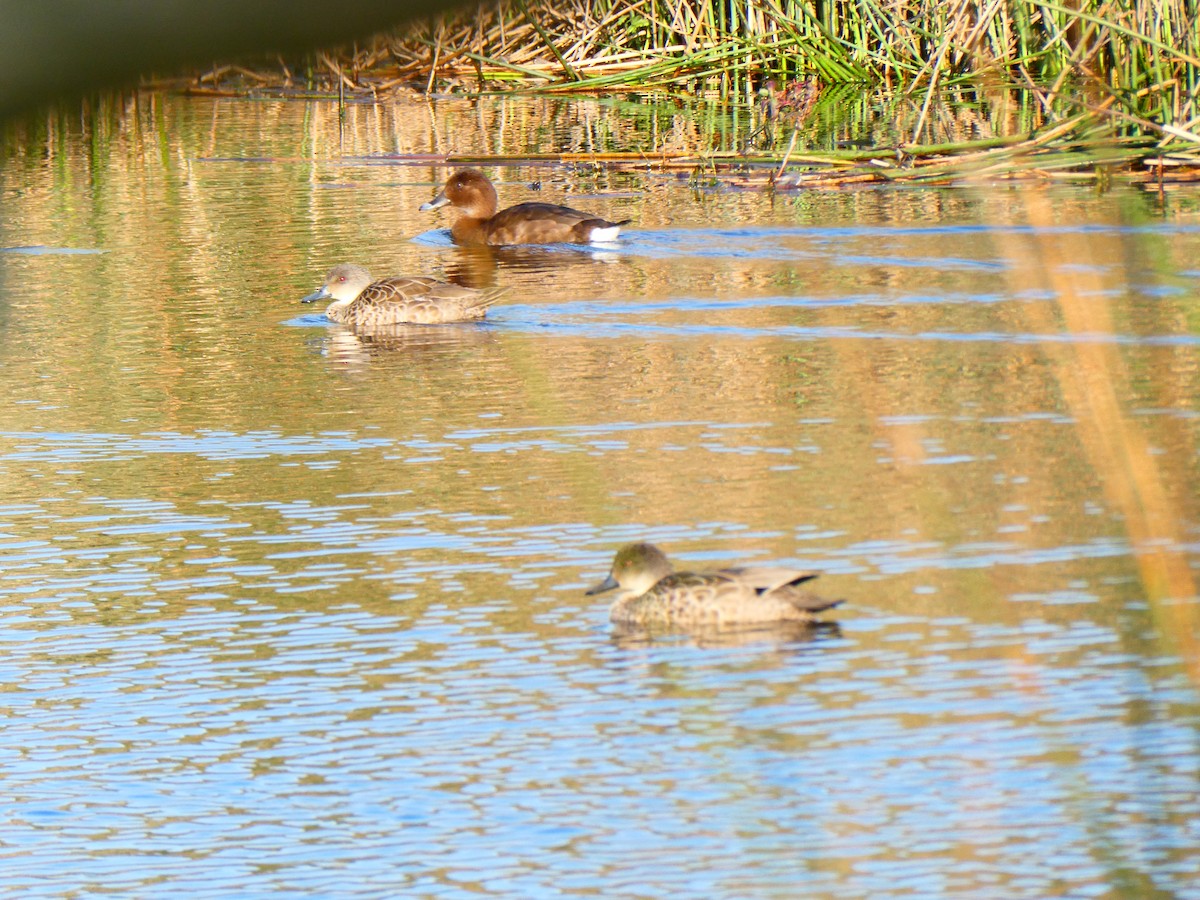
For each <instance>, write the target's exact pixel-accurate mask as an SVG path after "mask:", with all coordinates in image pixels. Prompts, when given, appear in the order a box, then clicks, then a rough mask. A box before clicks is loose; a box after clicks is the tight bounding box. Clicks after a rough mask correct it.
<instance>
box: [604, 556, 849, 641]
mask: <svg viewBox="0 0 1200 900" xmlns="http://www.w3.org/2000/svg"><path fill="white" fill-rule="evenodd" d="M816 577H817V575H816V573H814V572H801V571H798V570H796V569H786V568H782V567H739V568H733V569H719V570H717V571H715V572H704V573H696V572H676V571H674V570H673V569H672V567H671V563H670V562H668V561H667V557H666V556H665V555H664V554H663V552H662V551H661V550H659V549H658V548H657V547H655V546H654V545H653V544H628V545H626V546H624V547H622V548H621V549H620V550H618V551H617V556H616V559H614V560H613V564H612V571H611V572H610V573H609V576H608V578H607V579H605V580H604V581H603V582H601V583H600V584H598V585H596V586H595V587H594V588H592V589H591V590H589V591H588V592H587V593H588V594H589V595H590V594H599V593H602V592H604V591H609V590H612V589H613V588H616V587H620V588H621V590H622V594H621V595H620V596H619V597H617V599H616V600H615V601H614V602H613V605H612V606H611V607H610V608H609V611H608V615H609V618H610V619H611V620H612V621H613V622H616V623H617V624H619V625H679V626H688V625H691V626H695V625H712V626H720V625H739V624H740V625H760V626H761V625H766V624H770V623H773V622H812V621H814V618H815V614H816V613H819V612H821V611H822V610H826V609H832V608H833V607H835V606H837V605H838V604H840V603H841V602H842V601H841V600H826V599H824V598H822V597H818V596H816V595H814V594H809V593H807V592H805V591H801V590H799V585H801V584H803V583H804V582H806V581H811V580H812V579H814V578H816Z"/></svg>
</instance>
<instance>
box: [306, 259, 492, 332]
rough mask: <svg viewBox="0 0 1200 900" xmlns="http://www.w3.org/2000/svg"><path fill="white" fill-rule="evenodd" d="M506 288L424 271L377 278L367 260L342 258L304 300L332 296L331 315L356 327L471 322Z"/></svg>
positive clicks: (373, 327) (308, 301)
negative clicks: (484, 286)
mask: <svg viewBox="0 0 1200 900" xmlns="http://www.w3.org/2000/svg"><path fill="white" fill-rule="evenodd" d="M503 294H504V289H498V290H491V291H478V290H475V289H474V288H468V287H462V286H461V285H457V284H449V283H447V282H445V281H438V280H437V279H436V278H426V277H424V276H420V275H394V276H392V277H391V278H381V279H379V280H378V281H373V280H372V279H371V273H370V272H368V271H367V270H366V269H364V268H363V267H362V266H356V265H353V264H351V263H341V264H339V265H336V266H334V267H333V268H332V269H330V270H329V274H328V275H326V276H325V283H324V284H322V285H321V287H320V288H318V289H317V290H316V291H314V292H313V293H311V294H309V295H308V296H307V297H305V298H303V300H302V302H304V303H312V302H313V301H315V300H328V299H332V300H333V302H332V303H330V304H329V306H327V307H325V315H326V316H328V317H329V318H330V319H331V320H333V321H334V322H341V323H342V324H343V325H349V326H351V327H352V328H354V329H356V330H372V329H379V328H385V327H387V326H391V325H443V324H446V323H448V322H471V321H475V320H477V319H482V318H483V317H484V316H485V315H487V311H488V308H489V307H490V306H492V305H493V304H494V303H495V302H496V301H497V300H499V299H500V297H501V296H502V295H503Z"/></svg>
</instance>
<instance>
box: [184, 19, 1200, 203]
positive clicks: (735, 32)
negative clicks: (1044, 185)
mask: <svg viewBox="0 0 1200 900" xmlns="http://www.w3.org/2000/svg"><path fill="white" fill-rule="evenodd" d="M185 90H186V91H188V92H189V93H195V94H208V95H245V94H278V95H284V96H323V97H338V98H339V99H340V100H341V101H342V102H352V101H354V100H359V99H386V98H388V97H390V96H394V95H396V94H404V93H410V94H411V93H417V94H424V95H429V96H444V95H446V94H447V93H454V94H472V93H494V92H496V91H502V90H503V91H531V92H537V93H541V94H545V93H562V94H581V93H593V94H613V93H620V94H627V93H631V92H650V93H655V94H658V95H660V96H662V97H663V98H664V99H666V100H670V99H676V100H678V99H691V100H694V99H696V98H700V97H703V98H706V100H707V101H708V102H715V103H717V104H720V105H723V106H727V107H731V108H734V107H736V108H738V109H741V110H744V113H743V115H742V119H743V120H744V121H746V122H748V123H750V124H749V125H747V126H746V129H745V131H746V137H745V139H744V140H743V141H742V142H741V143H740V145H739V146H737V147H736V148H733V149H725V150H714V149H713V148H711V147H705V146H703V144H702V142H698V143H697V144H696V145H695V146H692V147H674V146H671V147H668V146H666V145H665V144H664V146H660V147H654V148H647V149H646V150H644V151H639V152H635V153H629V154H615V155H613V154H605V155H604V156H605V158H604V159H599V158H595V160H594V161H596V162H603V163H604V164H606V165H612V166H622V165H631V166H632V165H638V166H643V167H644V166H645V165H646V164H647V163H652V164H655V165H660V166H663V167H668V168H683V169H691V170H695V171H697V173H698V175H699V176H700V177H704V178H711V179H716V180H718V181H721V182H726V183H730V184H736V185H738V186H742V187H761V186H770V187H773V188H795V187H810V186H840V185H850V184H859V183H870V182H906V183H932V184H946V183H956V182H961V181H964V180H965V181H971V180H981V179H984V180H1006V179H1008V180H1011V179H1026V180H1028V179H1034V180H1048V181H1058V180H1071V181H1077V182H1078V181H1084V182H1095V183H1097V184H1100V185H1105V184H1107V183H1109V182H1111V181H1113V180H1125V181H1132V182H1138V183H1145V184H1147V185H1150V186H1152V187H1155V188H1157V189H1158V190H1163V189H1164V188H1165V187H1167V186H1169V185H1175V184H1180V183H1186V182H1195V183H1200V0H947V2H941V3H936V2H933V0H722V2H714V0H601V2H598V3H584V2H582V0H567V2H565V3H564V2H558V0H553V2H552V0H536V2H529V0H506V2H504V3H502V4H500V5H498V6H490V5H480V6H477V7H467V8H464V9H462V10H460V11H458V12H455V13H452V14H449V15H446V16H443V17H441V18H437V19H434V20H431V21H429V22H426V23H421V24H416V23H414V24H410V25H408V26H405V27H403V28H401V29H397V30H395V31H394V32H391V33H388V34H383V35H378V36H376V37H375V38H373V39H372V40H370V41H368V42H367V43H366V44H364V45H361V46H359V45H356V46H351V47H342V48H339V49H337V50H330V51H325V52H318V53H315V54H311V55H310V56H309V57H308V58H307V59H305V60H302V61H292V62H289V61H285V60H283V59H278V60H277V63H276V64H275V65H274V66H270V67H261V68H249V67H245V66H220V67H216V68H214V69H212V70H210V71H208V72H205V73H203V74H201V75H199V76H198V77H196V78H195V79H193V80H192V81H191V82H190V83H189V84H188V85H187V86H186V87H185ZM1006 92H1007V93H1011V92H1023V93H1024V94H1025V95H1026V96H1027V97H1028V98H1030V99H1029V100H1028V101H1027V102H1028V104H1029V105H1030V106H1031V107H1032V111H1031V114H1030V115H1027V116H1024V117H1021V127H1022V129H1023V130H1022V131H1021V133H998V132H991V133H986V134H980V133H974V134H972V133H970V132H969V129H959V130H955V129H953V128H951V129H949V130H947V129H946V128H944V127H940V126H939V122H938V121H937V120H938V119H939V116H938V114H937V111H938V108H939V104H944V103H945V102H947V98H948V97H949V102H950V103H953V102H954V100H955V98H964V97H966V98H968V99H971V100H974V101H975V102H976V103H978V102H981V100H982V99H983V98H985V97H995V96H996V95H998V94H999V93H1006ZM848 93H849V95H851V96H862V95H866V96H868V97H870V98H873V100H872V102H873V103H874V104H875V106H876V108H877V109H880V110H884V111H885V113H886V111H887V109H888V108H889V104H893V106H894V105H896V104H899V105H901V106H903V107H904V109H905V114H904V115H899V116H896V118H895V121H894V123H893V126H892V128H891V129H890V131H891V135H892V139H891V140H889V141H887V142H886V143H884V144H878V143H876V144H875V145H872V146H848V144H853V142H841V143H836V144H834V145H833V146H830V145H829V144H828V142H826V145H825V146H817V142H816V141H814V140H813V138H814V136H815V134H814V127H815V126H814V123H816V122H819V121H820V120H821V119H822V117H824V118H825V119H828V118H829V115H830V114H831V112H835V111H836V110H837V109H838V108H839V106H840V105H843V104H844V102H845V98H846V96H847V95H848ZM472 161H474V162H486V160H478V159H475V160H472Z"/></svg>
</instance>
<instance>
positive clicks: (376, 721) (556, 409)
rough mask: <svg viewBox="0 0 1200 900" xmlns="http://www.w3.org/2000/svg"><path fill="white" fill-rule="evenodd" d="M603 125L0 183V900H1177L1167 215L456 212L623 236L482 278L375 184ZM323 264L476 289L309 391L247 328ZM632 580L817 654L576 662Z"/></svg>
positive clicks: (397, 113)
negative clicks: (623, 551) (813, 595)
mask: <svg viewBox="0 0 1200 900" xmlns="http://www.w3.org/2000/svg"><path fill="white" fill-rule="evenodd" d="M622 115H623V114H622V113H621V112H620V110H617V111H611V110H610V111H608V112H606V111H605V110H604V109H603V108H600V107H597V106H596V105H594V104H592V103H591V102H590V101H580V102H579V103H577V104H572V103H569V102H561V101H559V102H555V103H554V104H543V103H541V102H540V101H520V102H518V101H507V102H503V103H501V102H499V101H497V102H495V103H494V104H492V105H484V106H480V107H478V108H475V107H472V106H470V105H468V104H467V103H465V102H463V103H461V104H455V103H443V104H440V105H439V106H438V108H437V110H436V114H434V115H430V114H429V112H428V110H427V109H426V108H425V107H421V106H416V107H411V108H409V107H403V108H396V109H393V108H392V107H390V106H381V107H352V108H351V111H350V118H349V120H348V122H347V125H346V127H345V128H344V129H339V128H338V121H337V116H336V108H335V107H334V106H333V105H331V104H325V103H320V102H318V103H312V104H304V103H298V102H296V103H281V102H246V101H211V100H184V99H176V98H141V100H140V101H138V102H137V103H136V104H134V103H133V102H132V101H131V104H130V105H129V106H128V107H125V108H114V109H111V110H109V111H108V112H107V114H106V115H99V116H97V117H96V119H95V120H93V121H91V122H90V123H89V124H87V125H86V126H84V125H81V124H80V123H79V122H78V121H74V120H66V119H64V120H50V121H48V122H47V123H45V125H44V126H43V127H44V132H42V133H30V134H29V135H28V140H27V142H26V144H25V145H24V146H25V149H24V150H18V149H13V147H11V146H10V149H9V152H8V156H7V158H6V159H5V161H4V164H3V167H2V168H0V198H2V203H3V205H2V207H0V208H2V210H3V218H2V219H0V247H7V248H20V249H18V250H11V249H10V250H8V251H6V252H0V297H2V299H0V360H2V365H3V369H2V375H0V394H2V400H3V408H4V410H5V412H4V415H3V419H0V548H2V554H3V555H2V556H0V645H2V648H3V649H2V652H0V684H2V685H3V686H4V687H3V693H2V694H0V714H2V715H3V717H4V724H5V727H4V740H3V741H2V742H0V772H2V773H3V779H4V784H5V789H6V790H5V793H6V797H7V798H8V799H7V803H6V815H5V817H4V824H2V825H0V860H2V861H3V865H0V893H3V894H5V895H8V896H20V897H65V896H81V895H82V896H106V895H113V896H138V897H149V896H167V895H169V894H174V893H176V892H179V891H186V892H187V893H188V894H189V896H191V895H194V896H213V897H230V896H246V897H255V896H272V897H276V896H278V897H292V896H294V897H301V896H304V897H313V896H327V897H385V896H386V897H394V896H413V897H467V896H481V895H482V896H501V897H554V896H581V895H582V896H586V895H599V896H630V897H667V896H694V897H706V898H721V897H728V898H743V897H780V898H782V897H794V896H800V895H804V896H829V897H835V896H836V897H854V896H871V897H875V898H882V897H913V896H919V897H934V896H937V897H970V898H977V897H997V898H1006V900H1011V898H1042V897H1049V896H1063V897H1150V896H1168V895H1171V896H1176V897H1185V898H1186V897H1200V889H1198V888H1197V884H1200V878H1198V877H1197V876H1198V875H1200V857H1198V854H1197V851H1196V847H1197V846H1198V845H1200V799H1198V798H1200V791H1198V790H1197V786H1198V785H1197V781H1198V779H1200V753H1198V752H1197V751H1198V749H1200V748H1198V746H1197V744H1198V741H1197V724H1198V722H1200V707H1198V703H1197V685H1198V683H1200V651H1198V650H1197V647H1196V637H1197V621H1198V616H1200V612H1198V607H1197V596H1196V594H1197V592H1196V587H1195V579H1196V575H1195V573H1196V567H1197V560H1198V558H1200V554H1198V543H1200V538H1198V534H1197V531H1198V526H1197V522H1198V521H1200V515H1198V512H1200V510H1198V503H1197V493H1198V492H1197V490H1196V485H1197V472H1196V469H1197V449H1196V448H1197V426H1198V423H1200V404H1198V398H1200V390H1198V388H1200V384H1198V379H1200V369H1198V368H1197V365H1196V353H1197V347H1196V343H1197V334H1198V329H1197V322H1198V320H1197V316H1196V300H1197V294H1198V291H1200V268H1198V267H1197V266H1196V263H1195V260H1196V259H1197V258H1200V223H1198V220H1197V218H1196V210H1197V208H1198V207H1197V204H1196V202H1195V196H1194V195H1188V194H1178V195H1174V194H1168V196H1167V197H1166V199H1165V201H1164V202H1161V203H1160V201H1159V200H1158V199H1157V198H1155V197H1154V196H1152V195H1142V194H1138V193H1135V192H1134V191H1132V190H1118V191H1115V192H1113V193H1110V194H1105V195H1102V196H1097V195H1095V194H1094V193H1092V192H1090V191H1088V190H1083V189H1076V188H1066V187H1052V188H1038V189H1030V188H1025V187H1023V188H1018V189H1012V188H994V187H985V188H977V189H971V190H967V189H952V190H857V191H846V192H828V193H803V194H797V195H791V196H788V195H777V196H775V197H773V198H772V197H770V196H768V195H766V194H761V193H755V192H736V191H728V192H723V191H698V190H695V189H693V188H692V187H690V186H689V185H688V184H687V182H686V180H685V179H680V178H676V177H674V176H668V175H663V174H660V173H657V172H655V171H653V170H646V171H628V172H621V171H609V170H592V169H590V168H578V167H575V168H572V167H554V166H548V165H544V166H525V167H506V168H503V169H500V170H494V171H495V174H496V175H497V176H498V178H499V180H500V181H501V194H502V198H503V199H504V200H506V201H508V202H516V201H518V200H520V199H525V198H527V197H528V196H530V193H529V191H528V187H527V186H528V184H529V182H532V181H534V180H539V181H541V182H542V185H543V187H542V191H541V194H540V196H542V197H544V198H547V199H552V200H561V199H564V198H570V199H571V202H573V203H576V204H577V205H580V206H587V207H588V208H592V209H596V210H597V211H598V212H600V213H602V214H607V215H611V216H612V217H616V218H621V217H625V216H629V217H632V218H634V220H635V224H634V225H633V226H631V228H630V230H629V232H628V234H627V236H626V237H625V239H624V240H622V241H621V242H620V243H619V244H618V245H616V246H614V247H612V248H605V249H602V250H598V251H594V252H593V251H587V250H580V249H575V248H552V249H538V250H526V251H521V252H513V253H488V252H479V251H467V250H463V249H460V248H455V247H453V246H452V245H450V244H449V243H448V241H447V240H446V237H445V232H444V230H443V229H444V228H445V227H446V226H447V225H448V221H449V220H448V218H447V217H446V216H444V215H441V214H432V215H431V214H422V213H419V212H417V207H418V206H419V205H420V203H421V202H423V201H424V200H427V199H428V198H429V197H430V196H431V195H432V193H433V190H434V185H435V183H436V182H437V181H438V180H439V179H440V178H442V177H444V173H445V170H444V169H443V168H440V167H437V166H436V165H433V164H431V163H430V162H429V161H428V160H424V161H418V162H416V163H414V162H412V160H411V158H409V159H401V158H398V157H397V156H396V155H395V154H410V155H419V154H436V153H439V152H446V151H450V150H453V151H454V152H463V153H471V152H483V151H485V150H486V151H487V152H493V153H518V152H525V151H528V150H532V149H537V150H543V151H545V150H549V149H552V148H553V147H554V146H555V142H557V143H559V144H561V143H562V142H564V141H566V140H568V139H569V138H570V136H571V135H572V134H574V136H575V137H574V139H575V140H577V141H584V143H586V141H585V138H587V140H591V139H593V138H594V137H595V136H596V135H615V137H612V138H611V141H613V142H616V143H617V144H618V145H621V146H635V145H636V142H637V141H638V140H642V139H644V140H650V137H649V136H647V135H644V134H640V132H638V128H639V127H642V123H640V121H638V120H631V119H628V118H622ZM606 116H607V118H606ZM564 123H566V124H565V125H564ZM572 123H575V124H572ZM580 123H583V126H586V127H585V128H584V132H585V135H584V137H580V132H579V130H578V129H579V127H581V126H580ZM572 129H574V130H572ZM564 135H565V137H564ZM639 135H640V136H639ZM622 142H624V143H623V144H622ZM606 146H609V145H607V144H606ZM380 154H392V155H380ZM342 260H354V261H360V262H364V263H368V264H370V265H371V266H372V268H373V269H374V270H376V271H377V273H378V274H385V273H387V272H402V271H410V272H424V273H434V274H441V275H444V276H450V277H454V278H456V279H458V280H460V281H463V282H464V283H476V284H493V283H494V284H503V285H506V286H508V287H509V290H510V292H509V295H508V297H507V298H506V301H505V302H504V303H502V304H501V305H500V306H499V307H497V308H496V309H495V310H494V312H493V313H492V315H491V316H490V317H489V320H488V322H487V323H485V324H482V325H478V326H475V325H471V326H464V327H448V328H434V329H423V330H420V331H418V332H415V333H413V334H407V335H402V336H398V337H394V338H391V339H387V340H360V339H358V338H355V337H354V336H353V335H350V334H348V333H346V332H344V331H341V330H340V329H334V328H331V327H329V326H328V325H327V324H325V323H324V322H323V320H322V319H321V317H320V316H319V315H316V314H315V313H314V311H313V310H312V309H311V308H309V307H303V306H300V305H299V304H298V303H297V301H298V299H299V298H300V297H301V296H303V295H304V294H306V293H308V292H309V291H311V290H312V289H313V288H314V287H315V286H316V285H317V284H318V282H319V281H320V278H321V274H322V273H323V271H324V270H325V269H327V268H328V267H329V266H330V265H332V264H333V263H335V262H338V261H342ZM640 539H649V540H653V541H655V542H658V543H660V544H662V545H663V546H664V547H665V548H666V549H667V551H668V552H669V553H670V554H671V556H672V557H673V558H674V559H676V560H677V561H678V562H680V563H681V564H687V565H691V566H714V565H719V564H723V563H727V562H729V561H732V560H757V561H763V562H766V561H771V562H780V563H786V564H791V565H797V566H803V567H811V568H814V569H816V570H819V571H820V572H822V577H821V579H820V582H819V583H820V585H821V589H822V591H823V592H825V593H828V594H830V595H833V596H839V597H844V598H846V604H845V606H843V607H842V608H840V609H839V610H838V615H837V616H836V620H837V625H836V627H834V626H831V627H828V628H825V629H821V630H816V631H813V632H811V633H795V632H792V633H787V632H770V631H766V632H757V633H750V634H741V635H696V634H692V635H689V634H680V635H664V636H655V637H644V636H636V635H622V634H618V633H616V632H614V631H613V630H612V628H611V627H610V626H609V624H608V622H607V617H606V603H605V601H604V598H594V597H586V596H584V594H583V591H584V589H585V588H586V587H587V586H588V585H590V584H593V583H595V582H596V581H598V580H599V579H600V578H602V577H603V575H604V573H605V571H606V569H607V566H608V563H609V561H610V559H611V554H612V552H613V551H614V549H615V548H616V547H617V546H619V545H620V544H621V543H624V542H626V541H630V540H640Z"/></svg>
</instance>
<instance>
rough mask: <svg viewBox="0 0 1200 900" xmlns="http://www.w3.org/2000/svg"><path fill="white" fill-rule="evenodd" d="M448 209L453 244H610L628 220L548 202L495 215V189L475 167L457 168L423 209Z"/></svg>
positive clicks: (424, 204) (514, 207)
mask: <svg viewBox="0 0 1200 900" xmlns="http://www.w3.org/2000/svg"><path fill="white" fill-rule="evenodd" d="M447 205H451V206H454V207H456V208H457V209H458V210H459V211H460V212H459V216H458V218H457V219H456V220H455V221H454V224H453V225H451V226H450V237H451V239H453V241H454V242H455V243H456V244H466V245H471V246H484V245H486V246H492V247H498V246H504V245H509V244H562V243H566V244H595V243H605V242H608V241H615V240H616V239H617V235H618V234H619V233H620V231H621V226H622V225H628V224H629V222H630V221H632V220H630V219H622V220H621V221H619V222H610V221H608V220H607V219H602V218H600V217H599V216H593V215H592V214H591V213H586V212H582V211H580V210H578V209H572V208H571V207H569V206H557V205H555V204H553V203H518V204H517V205H516V206H510V207H508V209H504V210H501V211H500V212H496V207H497V206H498V205H499V204H498V201H497V198H496V188H495V186H493V184H492V183H491V182H490V181H489V180H488V177H487V176H486V175H484V174H483V173H482V172H480V171H479V170H478V169H459V170H458V171H456V172H455V173H454V174H452V175H451V176H450V178H449V179H448V180H447V181H446V185H445V187H443V188H442V190H441V191H440V192H439V193H438V195H437V196H436V197H434V198H433V199H432V200H430V201H429V202H428V203H422V204H421V209H422V210H431V209H439V208H441V207H443V206H447Z"/></svg>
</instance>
